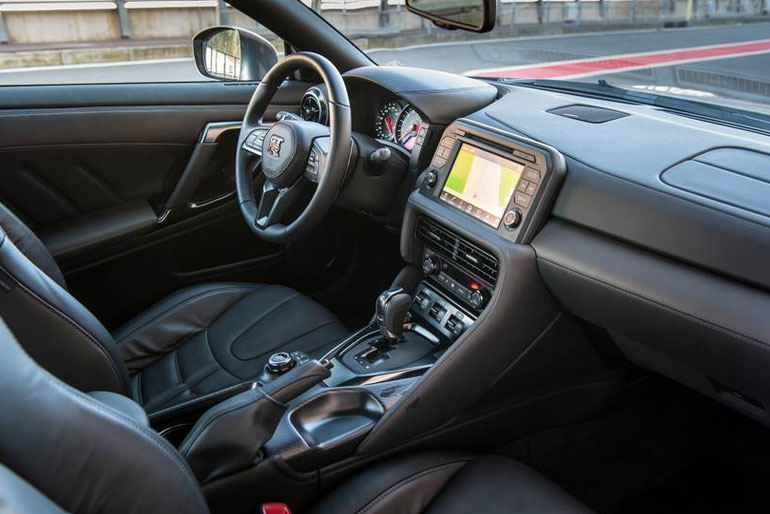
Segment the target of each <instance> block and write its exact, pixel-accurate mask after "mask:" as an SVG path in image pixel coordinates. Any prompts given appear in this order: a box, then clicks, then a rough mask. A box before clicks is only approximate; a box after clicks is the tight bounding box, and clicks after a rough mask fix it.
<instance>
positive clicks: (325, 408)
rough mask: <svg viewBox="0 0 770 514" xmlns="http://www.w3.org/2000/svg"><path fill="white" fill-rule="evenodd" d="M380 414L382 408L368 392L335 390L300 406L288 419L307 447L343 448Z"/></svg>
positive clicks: (321, 448)
mask: <svg viewBox="0 0 770 514" xmlns="http://www.w3.org/2000/svg"><path fill="white" fill-rule="evenodd" d="M384 413H385V408H384V407H383V406H382V404H381V403H380V402H379V401H378V400H377V399H376V398H375V397H374V396H373V395H371V394H370V393H368V392H366V391H362V390H360V389H337V390H332V391H327V392H324V393H321V394H319V395H317V396H315V397H313V398H312V399H310V400H308V401H307V402H306V403H304V404H302V405H300V406H299V407H297V408H296V409H295V410H293V411H292V412H291V414H290V415H289V420H290V421H291V424H292V425H293V426H294V428H295V429H296V430H297V432H298V433H299V435H300V436H301V437H302V439H304V441H305V443H307V445H308V446H309V447H310V448H312V449H315V450H331V449H333V448H338V449H340V450H343V448H344V449H348V447H349V446H351V445H354V444H356V443H357V442H358V441H359V440H360V439H361V438H363V436H365V435H366V434H367V433H368V432H369V430H371V428H372V427H373V426H374V425H375V423H377V421H378V420H379V419H380V418H381V417H382V415H383V414H384ZM349 449H350V451H352V449H353V448H349Z"/></svg>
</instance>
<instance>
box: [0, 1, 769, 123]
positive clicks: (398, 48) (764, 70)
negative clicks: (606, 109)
mask: <svg viewBox="0 0 770 514" xmlns="http://www.w3.org/2000/svg"><path fill="white" fill-rule="evenodd" d="M255 1H257V0H255ZM286 1H302V2H303V3H304V4H305V5H306V6H307V8H309V9H313V10H314V11H316V12H317V13H318V14H319V15H320V16H322V17H323V18H324V19H326V20H327V21H328V22H329V23H330V24H332V25H333V26H334V27H336V28H337V29H338V30H340V31H341V32H342V33H343V34H345V35H346V36H347V37H348V38H350V39H351V40H352V41H353V42H354V43H355V44H356V45H358V46H359V47H360V48H361V49H362V50H363V51H365V52H366V53H367V54H368V55H369V56H370V57H371V58H372V59H373V60H374V61H375V62H377V63H379V64H395V65H404V66H419V67H426V68H434V69H439V70H444V71H449V72H454V73H460V74H467V75H473V76H482V77H494V78H497V77H502V78H541V79H558V80H568V81H573V80H576V81H590V82H595V81H597V80H599V79H606V80H607V81H608V82H609V83H610V84H613V85H617V86H621V87H623V88H629V89H633V90H640V91H648V92H653V93H659V94H665V95H671V96H675V97H680V98H684V99H692V100H699V101H705V102H712V103H718V104H721V105H726V106H735V107H739V108H743V109H748V110H756V111H765V112H767V111H770V0H570V1H563V0H499V2H498V17H497V25H496V27H495V29H494V30H493V31H492V32H489V33H486V34H475V33H469V32H463V31H459V30H457V31H447V30H443V29H439V28H437V27H435V26H433V25H432V24H431V22H429V21H427V20H424V19H422V18H419V17H418V16H416V15H414V14H412V13H409V12H408V11H407V10H406V8H405V6H404V5H403V0H286ZM265 15H266V16H267V15H268V14H265ZM213 25H237V26H240V27H244V28H248V29H251V30H254V31H256V32H258V33H259V34H261V35H263V36H264V37H266V38H267V39H268V40H270V41H271V42H272V43H274V45H275V46H276V47H277V48H278V51H279V53H280V52H282V50H283V45H282V42H281V41H280V40H279V39H278V38H277V37H276V36H275V35H273V34H271V33H270V32H269V31H267V30H266V29H264V27H262V26H260V25H259V24H257V23H256V22H254V21H253V20H251V19H250V18H248V17H246V16H245V15H243V14H242V13H240V12H239V11H238V10H237V9H235V8H233V7H231V6H229V5H228V4H226V3H225V2H223V1H221V0H106V1H105V0H77V1H75V0H44V1H43V0H0V84H66V83H97V82H98V83H105V82H169V81H195V80H203V79H202V77H201V76H200V75H199V74H198V72H197V70H196V69H195V66H194V64H193V61H192V58H191V48H190V47H191V45H190V38H191V36H192V35H193V34H195V33H196V32H197V31H199V30H201V29H203V28H206V27H209V26H213Z"/></svg>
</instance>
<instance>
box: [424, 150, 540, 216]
mask: <svg viewBox="0 0 770 514" xmlns="http://www.w3.org/2000/svg"><path fill="white" fill-rule="evenodd" d="M464 145H467V146H469V147H471V148H474V149H476V150H480V151H482V152H486V153H488V154H492V155H495V156H497V157H499V158H500V159H503V160H505V161H508V162H510V163H511V164H513V165H517V166H521V167H522V170H521V172H519V177H518V178H517V179H516V183H515V185H514V187H513V189H512V190H511V194H510V195H508V200H507V202H506V204H505V208H504V209H503V215H502V216H500V217H499V218H498V220H497V224H494V225H493V224H492V223H490V222H488V221H485V220H483V219H481V218H479V217H477V216H474V215H473V214H470V213H468V212H466V211H464V210H463V209H460V208H458V207H457V206H456V205H452V203H450V202H449V201H447V200H444V199H443V198H441V195H442V194H443V193H444V192H447V193H448V194H452V193H451V192H449V191H446V184H447V182H448V181H449V177H450V176H451V175H452V169H453V168H454V165H455V162H457V156H458V155H459V154H460V151H461V150H462V148H463V146H464ZM447 164H448V166H447V168H446V170H447V171H446V176H445V177H444V180H443V182H442V184H441V189H440V190H439V192H438V200H439V201H440V202H442V203H444V204H445V205H448V206H449V207H451V208H453V209H455V210H456V211H459V212H462V213H463V214H465V215H466V216H470V217H471V218H472V219H474V220H476V221H479V222H481V223H483V224H484V225H485V226H487V227H492V228H494V229H495V230H497V229H498V228H500V224H501V223H502V221H503V217H504V216H505V212H506V211H507V210H508V208H509V207H510V205H511V202H512V201H513V197H514V195H515V194H516V188H517V187H518V185H519V182H520V181H521V177H522V176H523V174H524V171H525V170H526V169H527V165H526V164H524V163H522V162H519V161H518V160H516V159H513V158H511V157H510V156H509V155H506V154H504V153H503V152H498V151H494V150H491V149H490V148H484V147H482V146H480V145H476V144H473V143H470V142H468V141H465V140H462V139H459V140H458V141H457V142H456V143H455V147H454V148H453V149H452V162H451V164H450V163H449V162H447ZM471 205H473V206H474V207H476V208H477V209H481V210H484V208H483V207H481V206H478V205H474V204H471ZM484 212H487V211H486V210H484ZM487 214H490V215H494V214H493V213H491V212H487Z"/></svg>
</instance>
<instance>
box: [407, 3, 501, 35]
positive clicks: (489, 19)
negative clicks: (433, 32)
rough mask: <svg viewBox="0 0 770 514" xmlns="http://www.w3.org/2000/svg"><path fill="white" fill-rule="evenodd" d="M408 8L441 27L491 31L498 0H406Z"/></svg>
mask: <svg viewBox="0 0 770 514" xmlns="http://www.w3.org/2000/svg"><path fill="white" fill-rule="evenodd" d="M406 8H407V9H409V11H411V12H413V13H414V14H416V15H418V16H422V17H423V18H427V19H429V20H431V21H432V22H433V23H434V24H435V25H437V26H439V27H441V28H444V29H463V30H469V31H471V32H489V31H490V30H492V29H493V28H494V27H495V21H496V18H497V0H406Z"/></svg>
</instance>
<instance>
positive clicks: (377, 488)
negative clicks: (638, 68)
mask: <svg viewBox="0 0 770 514" xmlns="http://www.w3.org/2000/svg"><path fill="white" fill-rule="evenodd" d="M312 512H313V514H332V513H334V514H354V513H355V514H386V513H387V514H391V513H393V514H395V513H398V514H422V513H426V514H439V513H441V514H455V513H457V514H468V513H476V512H483V513H484V514H498V513H499V514H503V513H505V514H543V513H548V514H589V513H590V512H591V511H590V510H589V509H588V508H587V507H585V506H583V505H582V504H581V503H580V502H578V501H577V500H575V499H574V498H572V497H571V496H570V495H569V494H567V493H566V492H565V491H563V490H562V489H560V488H559V487H558V486H556V485H555V484H554V483H552V482H551V481H549V480H548V479H547V478H545V477H543V476H542V475H540V474H538V473H537V472H535V471H533V470H532V469H530V468H528V467H526V466H524V465H523V464H520V463H518V462H516V461H514V460H511V459H509V458H506V457H501V456H498V455H487V456H482V457H473V456H471V455H467V454H461V453H423V454H415V455H409V456H406V457H400V458H395V459H391V460H389V461H386V462H384V463H382V464H377V465H374V466H372V467H371V468H369V470H367V471H365V472H364V473H360V474H358V475H356V476H355V478H353V479H351V480H349V481H348V482H347V483H345V484H343V485H342V486H341V487H338V488H336V489H335V490H334V491H333V492H332V493H331V494H330V495H329V496H327V497H326V498H325V499H323V500H322V501H321V502H320V503H319V504H318V505H316V507H315V508H314V509H313V510H312Z"/></svg>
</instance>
